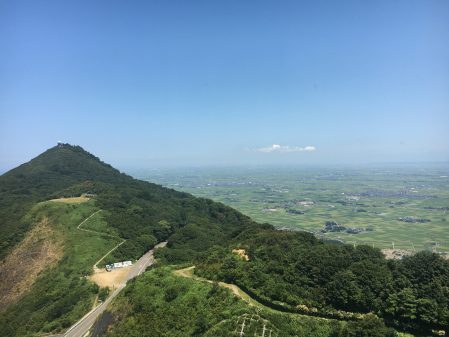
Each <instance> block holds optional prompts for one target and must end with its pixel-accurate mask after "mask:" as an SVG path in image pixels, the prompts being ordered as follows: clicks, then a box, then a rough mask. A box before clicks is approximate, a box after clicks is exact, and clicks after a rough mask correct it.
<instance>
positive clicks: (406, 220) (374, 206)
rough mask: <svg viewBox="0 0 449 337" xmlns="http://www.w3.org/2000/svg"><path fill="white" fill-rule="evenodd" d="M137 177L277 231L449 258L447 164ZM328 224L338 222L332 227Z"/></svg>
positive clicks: (232, 170)
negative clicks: (221, 205)
mask: <svg viewBox="0 0 449 337" xmlns="http://www.w3.org/2000/svg"><path fill="white" fill-rule="evenodd" d="M136 175H137V176H138V177H139V178H143V179H146V180H149V181H152V182H156V183H161V184H163V185H165V186H168V187H171V188H174V189H177V190H181V191H186V192H189V193H192V194H194V195H196V196H201V197H206V198H212V199H214V200H216V201H220V202H223V203H225V204H227V205H230V206H232V207H235V208H236V209H238V210H240V211H242V212H243V213H245V214H247V215H249V216H251V217H252V218H254V219H255V220H257V221H259V222H269V223H271V224H273V225H275V226H276V227H278V228H286V229H291V230H306V231H311V232H313V233H315V234H317V235H319V236H321V237H325V238H329V239H337V240H342V241H344V242H346V243H353V244H355V245H357V244H368V245H374V246H376V247H379V248H393V247H394V248H400V249H408V250H422V249H426V250H433V251H441V252H447V251H449V215H448V210H449V177H448V176H449V169H448V166H445V165H432V166H430V165H429V166H428V167H423V166H419V167H418V166H414V165H405V166H391V167H384V168H372V167H371V168H360V169H355V168H350V169H347V168H334V169H330V168H327V169H324V168H320V169H312V168H308V169H304V168H301V169H295V168H264V169H261V168H258V169H250V168H240V169H237V168H229V169H216V168H213V169H205V168H204V169H184V170H181V169H177V170H175V169H170V170H152V171H145V172H139V173H137V174H136ZM326 222H331V223H330V225H328V227H327V228H326ZM329 226H330V227H329Z"/></svg>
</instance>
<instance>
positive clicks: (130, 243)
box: [0, 144, 258, 336]
mask: <svg viewBox="0 0 449 337" xmlns="http://www.w3.org/2000/svg"><path fill="white" fill-rule="evenodd" d="M85 193H88V194H90V195H92V196H93V197H92V199H91V200H90V201H88V202H85V203H77V204H71V203H63V202H53V201H48V200H51V199H54V198H59V197H64V196H80V195H82V194H85ZM97 210H101V213H98V214H97V215H95V217H92V218H91V219H90V220H89V222H87V223H85V224H83V228H85V229H89V228H90V229H94V230H96V231H102V232H104V233H105V235H97V234H92V233H89V232H85V231H80V230H78V229H77V228H76V227H77V226H78V224H79V223H80V222H81V221H83V220H84V219H86V218H87V217H88V216H89V215H91V214H93V213H94V212H96V211H97ZM44 218H45V219H47V220H48V228H49V230H50V232H51V233H52V235H54V236H57V237H58V240H59V241H58V242H60V243H61V245H62V246H63V254H62V256H59V257H58V260H57V263H56V264H48V265H46V268H43V270H42V271H40V272H38V273H35V274H36V275H35V276H33V277H31V276H30V275H31V274H32V270H34V268H33V265H32V264H33V263H32V261H31V260H30V261H28V262H29V263H28V264H26V261H25V262H24V264H25V265H26V266H27V267H26V268H24V270H23V273H22V274H27V275H25V276H24V277H25V278H26V277H28V279H29V280H31V281H30V282H29V284H30V289H29V291H26V292H21V293H20V294H19V296H16V297H15V299H14V300H13V301H12V303H11V304H8V306H7V309H6V311H3V312H1V313H0V328H1V330H2V333H3V334H2V336H24V335H28V334H33V333H35V332H55V331H60V330H62V329H65V328H67V327H68V326H70V324H72V323H73V322H74V321H75V320H76V319H78V318H79V317H81V316H82V315H83V314H85V313H86V312H87V311H88V310H89V309H90V308H91V306H92V304H93V301H94V298H95V296H96V295H97V293H98V290H99V289H98V287H97V286H95V285H94V284H93V283H91V282H89V281H88V280H87V279H86V278H85V276H86V275H89V274H90V273H91V271H92V266H93V264H94V263H95V262H96V261H97V260H98V259H99V258H100V257H101V256H103V255H104V254H105V253H106V252H108V251H109V250H110V249H111V248H112V247H114V246H115V245H117V243H118V242H121V241H122V240H123V239H125V240H126V242H125V243H124V244H122V245H121V246H120V247H119V248H118V249H116V250H114V252H113V253H112V254H111V255H109V256H108V257H107V258H106V259H105V261H103V263H105V262H108V261H117V260H127V259H136V258H138V257H140V256H141V255H143V254H144V253H145V252H146V251H148V250H149V249H151V248H152V247H153V246H154V245H155V244H156V243H157V242H160V241H163V240H166V239H167V238H168V237H171V236H172V235H174V233H176V232H177V231H180V230H183V228H186V229H185V230H183V233H185V234H186V233H187V232H188V233H190V235H191V236H192V237H200V236H201V235H203V237H202V238H203V239H202V240H200V241H197V242H196V243H195V245H189V246H188V247H187V246H185V247H184V248H185V249H178V250H177V249H176V247H178V248H180V247H181V246H182V243H181V242H178V243H176V244H177V245H178V246H176V244H175V241H176V240H173V243H170V246H171V247H172V248H173V249H172V250H170V251H169V253H167V254H166V255H167V259H173V260H183V259H184V260H189V259H191V258H194V257H195V256H197V255H199V254H202V253H204V252H205V251H206V250H207V249H209V248H211V247H212V246H213V245H220V244H223V243H225V242H227V241H228V240H229V239H230V238H232V237H234V236H236V235H238V234H239V233H240V232H241V231H242V230H244V229H245V228H250V227H254V226H258V225H257V224H256V223H254V222H252V221H251V220H250V219H249V218H248V217H246V216H243V215H242V214H240V213H239V212H237V211H235V210H233V209H231V208H229V207H226V206H224V205H222V204H219V203H215V202H213V201H210V200H206V199H199V198H195V197H193V196H191V195H189V194H186V193H181V192H176V191H174V190H170V189H167V188H163V187H161V186H158V185H155V184H151V183H148V182H142V181H138V180H135V179H133V178H131V177H129V176H127V175H125V174H121V173H120V172H119V171H117V170H115V169H113V168H112V167H111V166H109V165H107V164H104V163H102V162H101V161H100V160H99V159H98V158H96V157H95V156H93V155H91V154H89V153H88V152H86V151H84V150H83V149H82V148H80V147H78V146H71V145H69V144H64V145H63V146H57V147H54V148H51V149H49V150H48V151H46V152H44V153H43V154H42V155H40V156H38V157H36V158H35V159H33V160H31V161H30V162H28V163H26V164H23V165H21V166H19V167H17V168H16V169H13V170H11V171H10V172H7V173H5V174H4V175H2V176H1V177H0V242H1V243H0V259H1V260H2V261H3V262H1V263H0V267H1V268H2V269H1V270H0V275H2V274H3V275H4V273H6V274H8V275H9V274H12V273H14V272H15V270H13V269H11V268H9V269H7V268H6V267H5V266H6V265H7V264H6V262H5V261H10V260H11V261H13V259H11V256H12V255H11V254H14V252H15V251H16V250H17V249H19V248H20V245H19V243H20V242H22V240H23V238H27V237H28V236H29V235H30V234H29V233H32V232H33V229H34V228H36V227H37V226H38V224H39V223H40V222H42V219H44ZM27 235H28V236H27ZM181 248H182V247H181ZM9 265H12V266H13V265H14V263H10V264H9ZM27 268H28V270H29V272H28V273H27V272H26V270H27ZM2 279H5V280H6V279H7V278H6V277H5V278H2ZM8 279H9V278H8ZM2 289H6V291H5V296H6V297H8V298H12V297H11V294H8V291H7V289H8V286H5V287H3V288H2ZM14 291H15V290H14V289H13V288H11V292H14Z"/></svg>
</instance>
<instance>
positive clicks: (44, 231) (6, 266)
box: [0, 217, 63, 311]
mask: <svg viewBox="0 0 449 337" xmlns="http://www.w3.org/2000/svg"><path fill="white" fill-rule="evenodd" d="M62 254H63V251H62V243H61V242H60V240H58V239H57V238H56V236H55V235H54V231H53V229H52V228H51V226H50V224H49V221H48V218H46V217H44V218H43V219H42V220H41V221H40V222H39V223H38V224H37V225H36V226H35V227H34V228H33V229H32V230H31V231H30V232H28V234H27V235H26V237H25V238H24V239H23V241H22V242H21V243H20V244H19V245H18V246H17V247H16V248H15V249H14V250H13V251H12V252H11V253H10V254H9V255H8V256H7V257H6V258H5V259H4V260H3V261H0V311H2V310H4V309H6V308H7V307H8V306H9V305H10V304H12V303H13V302H15V301H16V300H17V299H19V298H20V297H21V296H22V295H24V294H25V293H26V292H27V291H28V290H29V289H30V287H31V285H32V284H33V283H34V281H35V280H36V278H37V277H38V276H39V273H40V272H42V271H44V270H45V269H47V268H49V267H50V266H53V265H55V264H56V263H57V262H58V261H59V260H60V259H61V257H62Z"/></svg>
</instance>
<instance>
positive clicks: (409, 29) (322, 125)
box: [0, 0, 449, 169]
mask: <svg viewBox="0 0 449 337" xmlns="http://www.w3.org/2000/svg"><path fill="white" fill-rule="evenodd" d="M448 17H449V2H448V1H446V0H441V1H436V0H427V1H421V0H419V1H412V0H404V1H401V0H397V1H391V0H385V1H241V0H238V1H232V0H231V1H229V0H228V1H185V0H184V1H169V0H163V1H132V2H125V1H114V0H107V1H79V0H77V1H20V0H18V1H17V0H14V1H1V2H0V50H1V52H0V169H8V168H12V167H14V166H15V165H17V164H19V163H22V162H24V161H27V160H29V159H31V158H32V157H34V156H35V155H37V154H39V153H40V152H42V151H44V150H45V149H47V148H49V147H51V146H53V145H54V144H55V143H56V141H58V140H62V141H65V142H69V143H72V144H78V145H81V146H83V147H84V148H85V149H87V150H88V151H90V152H92V153H94V154H96V155H97V156H100V157H101V158H102V159H103V160H105V161H107V162H110V163H111V164H113V165H116V166H118V167H153V166H183V165H238V164H243V165H246V164H251V165H257V164H277V163H279V164H325V165H326V164H334V163H356V164H357V163H368V162H401V161H405V162H409V161H414V162H420V161H448V160H449V20H448V19H447V18H448Z"/></svg>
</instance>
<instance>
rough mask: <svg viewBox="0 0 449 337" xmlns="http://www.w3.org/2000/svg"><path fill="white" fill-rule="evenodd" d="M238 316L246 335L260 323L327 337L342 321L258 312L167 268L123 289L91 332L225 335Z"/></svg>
mask: <svg viewBox="0 0 449 337" xmlns="http://www.w3.org/2000/svg"><path fill="white" fill-rule="evenodd" d="M250 319H252V321H251V324H249V323H250ZM244 320H245V328H244V332H245V335H247V336H253V335H254V333H256V332H257V333H258V334H259V335H261V332H262V329H263V326H264V325H265V327H266V329H267V336H268V333H269V330H271V331H272V336H273V337H274V336H276V337H284V336H285V337H287V336H316V337H321V336H322V337H325V336H326V337H327V336H332V335H333V333H338V331H340V330H342V329H344V326H345V325H346V324H345V323H340V322H338V321H333V320H317V319H313V318H309V317H306V316H301V317H296V316H294V315H287V314H282V313H276V312H274V311H270V310H260V309H258V308H256V307H252V306H248V305H247V304H246V303H245V302H243V301H242V300H240V299H238V298H237V297H235V296H233V295H232V293H231V292H230V291H229V290H228V289H224V288H221V287H220V286H218V285H216V284H210V283H204V282H197V281H195V280H192V279H186V278H182V277H179V276H175V275H174V274H173V273H172V269H171V268H156V269H153V270H151V271H150V272H147V273H145V274H144V275H143V276H141V277H139V278H138V279H136V280H135V282H133V283H132V284H131V285H130V286H128V287H127V288H126V291H125V292H124V293H123V294H122V295H121V296H120V297H119V298H118V299H117V300H116V301H115V302H114V305H113V306H112V308H111V310H110V313H106V314H105V315H104V316H103V318H102V320H101V321H100V323H99V324H98V326H97V331H96V334H94V336H99V335H104V336H111V337H118V336H148V337H153V336H154V337H165V336H166V337H188V336H205V337H221V336H223V337H225V336H231V335H233V332H235V331H236V330H239V331H240V329H241V326H242V322H243V321H244ZM108 325H109V331H108V332H107V333H105V330H107V329H108Z"/></svg>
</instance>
